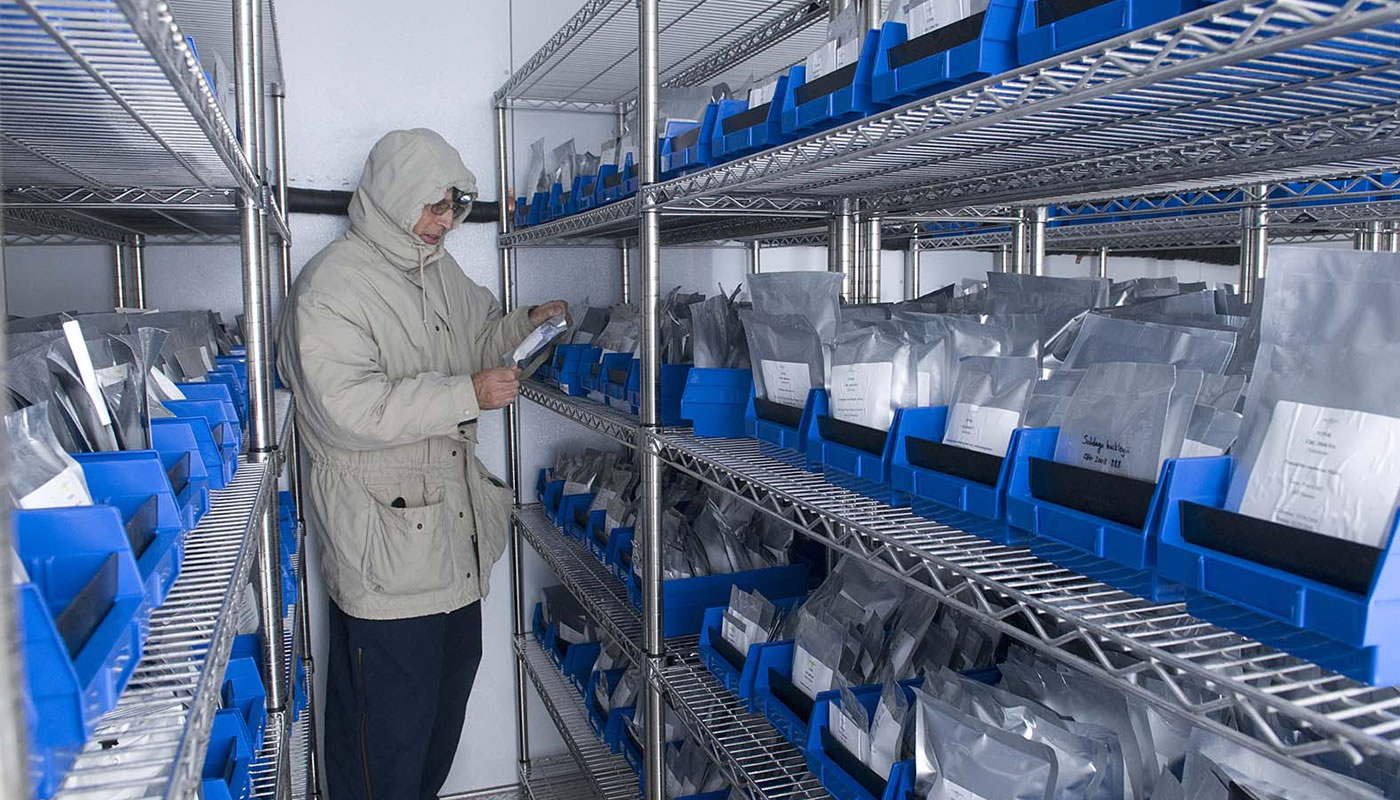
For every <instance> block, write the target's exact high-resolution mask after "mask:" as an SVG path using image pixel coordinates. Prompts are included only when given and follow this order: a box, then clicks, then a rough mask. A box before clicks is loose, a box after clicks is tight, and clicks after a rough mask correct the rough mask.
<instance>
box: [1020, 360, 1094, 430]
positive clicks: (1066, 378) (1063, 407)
mask: <svg viewBox="0 0 1400 800" xmlns="http://www.w3.org/2000/svg"><path fill="white" fill-rule="evenodd" d="M1084 372H1085V371H1084V370H1078V369H1057V370H1055V371H1053V372H1051V373H1050V374H1049V375H1046V376H1045V377H1043V378H1041V379H1040V380H1038V381H1036V384H1035V386H1034V387H1032V388H1031V396H1030V400H1029V401H1027V403H1026V414H1025V419H1024V423H1025V426H1026V427H1027V428H1056V427H1059V426H1060V424H1061V423H1062V422H1064V419H1065V412H1066V411H1067V410H1069V403H1070V400H1071V399H1072V398H1073V397H1074V391H1075V390H1076V389H1078V388H1079V382H1080V381H1082V380H1083V379H1084Z"/></svg>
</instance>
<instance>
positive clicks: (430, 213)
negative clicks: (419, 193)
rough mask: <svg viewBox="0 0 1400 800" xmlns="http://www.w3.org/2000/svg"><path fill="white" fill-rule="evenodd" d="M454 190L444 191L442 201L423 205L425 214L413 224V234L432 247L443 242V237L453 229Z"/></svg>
mask: <svg viewBox="0 0 1400 800" xmlns="http://www.w3.org/2000/svg"><path fill="white" fill-rule="evenodd" d="M452 222H453V220H452V190H451V189H448V190H447V191H445V192H443V193H442V202H440V203H434V204H433V205H430V206H423V214H422V215H421V216H420V217H418V224H417V225H414V226H413V235H414V236H417V237H418V238H419V239H421V240H422V241H424V242H426V243H427V244H428V245H430V246H432V247H437V246H438V245H439V244H442V237H444V236H446V235H447V232H448V231H450V230H452Z"/></svg>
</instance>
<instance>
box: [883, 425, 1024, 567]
mask: <svg viewBox="0 0 1400 800" xmlns="http://www.w3.org/2000/svg"><path fill="white" fill-rule="evenodd" d="M943 408H944V409H945V414H944V417H943V419H942V420H940V421H937V422H936V423H935V426H934V427H935V430H933V431H932V434H931V436H930V438H921V437H914V441H912V442H911V441H910V437H909V436H904V437H901V438H900V440H899V442H897V443H896V444H895V451H894V464H893V465H892V466H891V468H890V485H891V486H892V487H893V488H894V489H895V491H900V492H905V493H907V494H908V495H909V498H910V505H911V507H912V510H913V512H914V513H915V514H918V515H919V516H921V517H924V518H926V519H931V520H935V521H938V522H943V523H945V524H949V525H952V524H954V523H953V521H952V520H954V519H956V520H958V521H959V522H961V523H964V524H963V525H959V526H958V527H961V528H962V529H963V530H966V531H967V532H968V533H972V534H975V535H977V536H981V537H982V538H984V539H988V540H990V541H993V542H996V543H998V544H1005V545H1021V544H1025V543H1026V542H1027V541H1028V540H1029V536H1030V534H1029V533H1027V532H1026V531H1024V530H1021V529H1019V528H1013V527H1011V525H1009V524H1008V523H1007V521H1006V489H1007V486H1009V485H1010V483H1011V465H1012V463H1014V462H1015V458H1016V452H1017V450H1018V449H1019V447H1020V443H1021V439H1022V438H1023V436H1024V435H1025V429H1018V430H1016V431H1013V432H1012V434H1011V442H1010V443H1009V444H1008V445H1007V449H1006V456H1005V457H1003V458H997V457H996V456H992V455H990V454H987V453H976V452H973V451H970V450H964V449H962V448H958V447H953V446H952V445H944V444H942V439H943V434H944V433H945V428H946V424H947V415H946V406H945V407H943ZM911 450H912V453H911ZM915 462H917V463H918V464H920V465H922V466H916V465H915ZM928 465H937V466H943V467H945V469H948V470H955V471H956V473H957V474H953V473H952V472H948V471H939V470H935V469H931V468H929V466H928ZM989 478H990V479H991V481H992V482H991V483H988V482H986V481H987V479H989ZM967 523H970V524H967Z"/></svg>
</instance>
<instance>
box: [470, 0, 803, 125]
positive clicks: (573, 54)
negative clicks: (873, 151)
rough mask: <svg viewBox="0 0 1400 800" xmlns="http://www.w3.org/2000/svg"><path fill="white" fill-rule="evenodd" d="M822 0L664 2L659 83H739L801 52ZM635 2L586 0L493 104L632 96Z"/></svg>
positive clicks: (791, 60) (618, 99)
mask: <svg viewBox="0 0 1400 800" xmlns="http://www.w3.org/2000/svg"><path fill="white" fill-rule="evenodd" d="M826 14H827V3H826V0H778V1H777V2H772V1H771V0H677V2H667V3H664V4H662V5H661V9H660V20H659V25H658V41H659V47H658V52H659V54H660V62H659V66H658V74H659V76H660V80H661V84H662V85H663V86H696V85H700V84H702V83H704V82H705V81H709V80H716V81H718V80H727V81H729V82H730V83H731V84H735V85H737V84H738V83H739V82H742V81H744V80H747V79H748V77H749V76H750V75H759V76H763V75H768V74H771V73H773V72H775V71H777V70H779V69H782V68H784V67H787V66H790V65H791V64H793V63H795V62H797V61H799V60H801V59H802V58H804V57H806V55H807V54H808V53H810V52H811V51H812V50H814V49H816V48H817V47H818V46H820V45H821V43H822V40H823V39H824V38H825V28H824V27H823V25H820V24H815V23H818V22H824V21H825V19H826ZM637 70H638V64H637V7H636V3H635V2H633V1H632V0H587V2H585V3H584V4H583V7H582V8H581V9H579V11H578V12H577V13H576V14H574V16H573V17H571V18H570V19H569V20H568V21H567V22H566V23H565V24H564V26H563V27H561V28H560V29H559V30H558V31H557V32H556V33H555V34H554V36H553V37H551V38H550V39H549V41H548V42H546V43H545V44H544V46H543V47H541V48H540V49H539V50H538V51H537V52H536V53H535V54H534V55H533V56H531V57H530V59H529V60H528V61H526V62H525V65H524V66H522V67H521V68H520V69H518V70H516V71H515V73H514V74H513V75H511V77H510V80H508V81H506V83H505V85H503V86H502V87H501V88H500V89H499V90H497V92H496V99H497V101H502V100H506V99H515V98H523V99H528V100H555V101H570V102H574V103H600V104H619V103H624V102H626V101H628V100H631V99H632V98H635V97H636V94H637Z"/></svg>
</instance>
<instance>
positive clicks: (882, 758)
mask: <svg viewBox="0 0 1400 800" xmlns="http://www.w3.org/2000/svg"><path fill="white" fill-rule="evenodd" d="M903 729H904V726H903V725H902V724H901V723H900V722H899V720H897V719H895V718H894V715H893V714H891V713H890V710H889V708H888V707H887V706H886V705H885V704H884V703H880V704H879V705H877V706H876V707H875V719H874V720H873V721H872V722H871V723H870V760H869V761H867V762H865V763H866V766H868V767H870V770H871V772H874V773H875V774H876V775H889V774H890V769H892V768H893V767H894V762H895V761H897V760H898V759H897V758H896V756H897V755H898V753H899V740H900V738H901V736H902V734H903V732H904V731H903Z"/></svg>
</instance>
